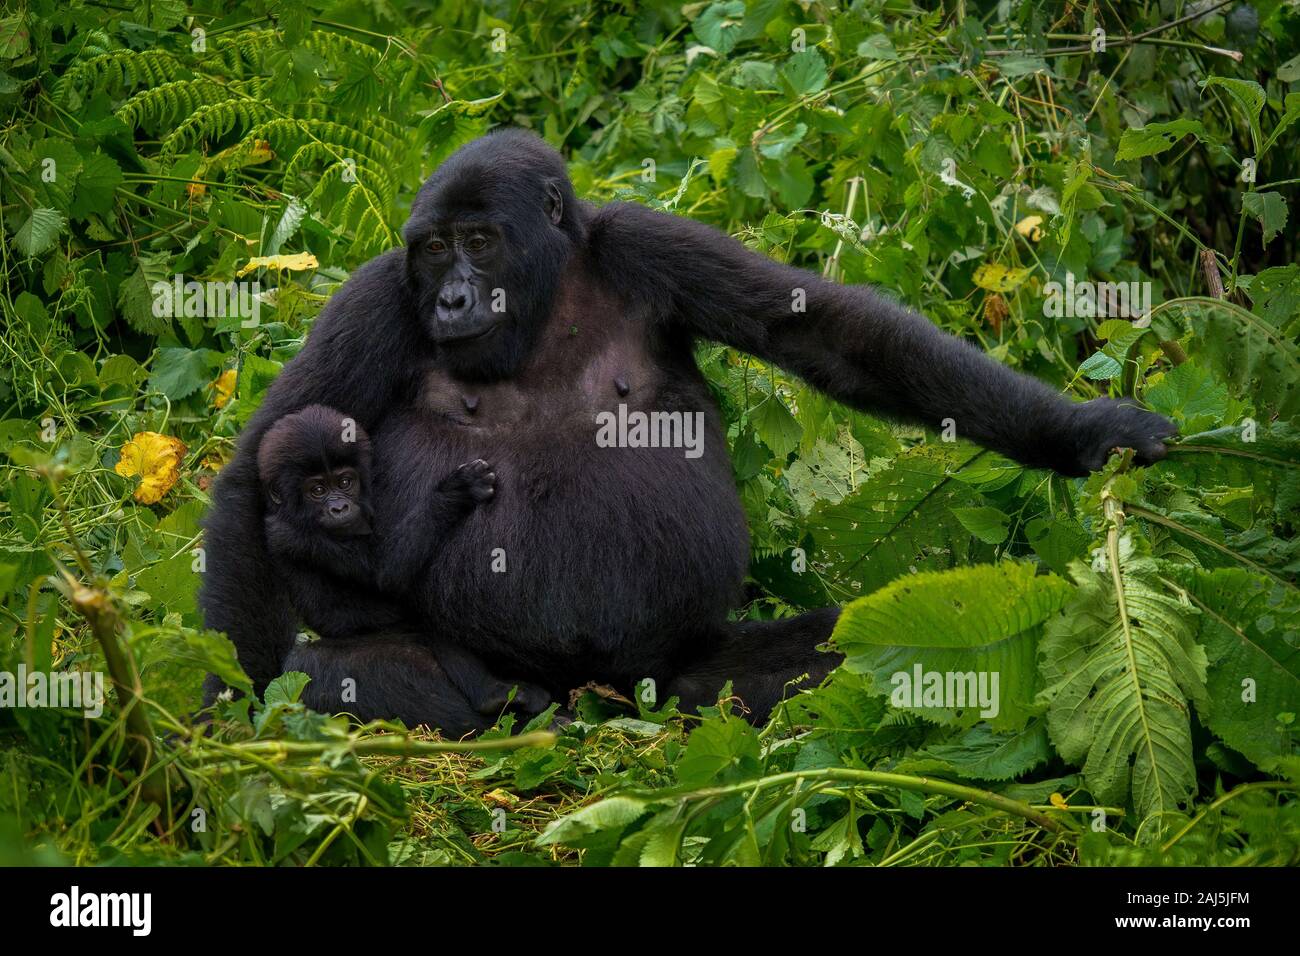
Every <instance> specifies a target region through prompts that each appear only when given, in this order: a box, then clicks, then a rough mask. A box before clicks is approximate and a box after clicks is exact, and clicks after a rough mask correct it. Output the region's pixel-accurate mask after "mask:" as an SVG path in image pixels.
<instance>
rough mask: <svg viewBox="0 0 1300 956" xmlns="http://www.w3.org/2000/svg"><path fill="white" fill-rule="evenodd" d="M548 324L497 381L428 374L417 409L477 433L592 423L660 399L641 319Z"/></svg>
mask: <svg viewBox="0 0 1300 956" xmlns="http://www.w3.org/2000/svg"><path fill="white" fill-rule="evenodd" d="M557 318H558V319H560V321H553V322H550V323H548V327H547V329H546V330H545V331H544V332H543V335H542V337H541V339H540V341H539V342H538V343H537V346H536V349H535V351H534V353H533V355H532V356H530V359H529V361H528V363H527V366H526V367H525V368H524V369H523V370H521V372H520V373H519V374H517V375H515V376H513V377H511V378H508V379H503V380H501V381H496V382H489V383H483V382H465V381H460V380H458V379H456V378H455V377H453V376H452V375H451V374H449V373H448V372H447V371H445V370H443V369H440V368H437V367H433V368H430V369H428V370H427V371H426V373H425V374H424V377H423V382H422V385H421V388H420V392H419V394H418V396H417V399H416V406H417V407H418V408H420V409H421V410H423V411H427V412H430V413H432V417H433V418H434V419H436V420H437V421H438V422H439V423H440V425H441V427H443V428H447V429H451V430H460V429H468V430H471V431H475V432H479V433H480V437H482V438H488V437H489V436H490V437H492V438H505V437H507V436H510V435H522V436H527V435H534V436H535V435H538V434H548V435H551V436H553V437H559V436H560V435H562V434H565V433H569V432H572V431H582V432H585V431H586V430H587V427H588V426H590V427H594V423H595V421H596V417H597V415H598V414H599V413H601V412H617V411H618V408H619V405H624V406H626V407H627V408H628V409H637V408H642V409H649V408H651V407H653V406H655V405H656V404H657V403H660V401H661V395H660V393H661V386H662V385H663V384H664V380H665V374H664V372H663V371H662V368H661V366H662V359H661V358H660V357H658V356H656V355H655V354H653V353H654V348H653V346H652V342H651V337H650V335H649V334H648V333H647V329H646V327H645V325H644V323H642V322H638V321H635V320H631V319H624V318H620V317H611V316H608V315H606V316H600V317H599V321H597V318H596V317H593V318H592V319H591V320H590V321H588V322H586V323H582V322H578V321H564V319H566V318H567V317H565V316H558V317H557Z"/></svg>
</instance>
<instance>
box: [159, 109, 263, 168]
mask: <svg viewBox="0 0 1300 956" xmlns="http://www.w3.org/2000/svg"><path fill="white" fill-rule="evenodd" d="M270 115H271V110H270V108H269V107H267V106H266V105H264V104H263V103H261V102H258V101H257V100H251V99H245V98H243V97H232V98H230V99H226V100H222V101H220V102H218V103H208V104H206V105H204V106H200V107H199V108H198V109H197V110H195V111H194V112H193V113H191V114H190V115H189V116H188V117H186V119H185V120H184V121H182V122H181V123H180V125H178V126H177V127H176V129H175V130H174V131H173V132H172V133H171V134H170V135H168V136H167V137H166V138H165V139H164V140H163V142H162V149H161V151H160V154H159V157H160V159H161V160H162V161H163V162H168V161H170V160H171V159H173V158H174V157H175V156H177V155H178V154H180V153H183V152H185V151H187V150H189V149H191V148H192V147H194V146H195V145H197V144H198V143H200V142H203V141H212V140H216V139H220V138H221V137H223V136H225V135H227V134H228V133H230V132H231V131H232V130H235V129H237V128H238V129H241V130H242V131H243V132H242V133H241V136H242V137H243V138H252V137H251V136H250V135H249V134H248V132H247V131H248V130H249V129H251V128H253V127H255V126H257V124H258V123H261V122H264V121H265V120H266V118H267V117H268V116H270ZM260 138H262V139H265V137H260Z"/></svg>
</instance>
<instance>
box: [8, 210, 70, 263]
mask: <svg viewBox="0 0 1300 956" xmlns="http://www.w3.org/2000/svg"><path fill="white" fill-rule="evenodd" d="M67 225H68V220H66V219H64V218H63V215H62V213H60V212H58V211H57V210H54V209H47V208H46V207H44V206H37V207H36V208H35V209H33V210H32V214H31V215H30V216H28V217H27V221H26V222H24V223H23V224H22V225H21V226H20V227H19V228H18V231H17V232H16V233H14V246H15V247H16V248H17V249H18V251H19V252H21V253H22V254H23V255H25V256H27V257H28V258H29V259H30V258H34V257H35V256H39V255H40V254H41V253H43V252H45V251H47V250H48V249H50V247H52V246H53V245H54V240H56V239H57V238H58V237H59V234H60V233H62V232H63V230H64V229H65V228H66V227H67Z"/></svg>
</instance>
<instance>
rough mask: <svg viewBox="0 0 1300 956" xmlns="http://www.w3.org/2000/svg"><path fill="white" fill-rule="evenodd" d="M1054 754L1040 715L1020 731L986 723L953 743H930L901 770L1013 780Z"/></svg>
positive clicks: (903, 765) (900, 764)
mask: <svg viewBox="0 0 1300 956" xmlns="http://www.w3.org/2000/svg"><path fill="white" fill-rule="evenodd" d="M1051 758H1052V746H1051V744H1050V743H1049V742H1048V740H1047V725H1046V724H1045V723H1044V722H1043V720H1042V719H1041V718H1040V719H1038V720H1033V721H1030V723H1029V726H1027V727H1026V728H1025V729H1024V730H1022V731H1020V732H1019V733H1012V734H997V733H994V732H993V731H991V730H990V729H989V728H988V727H987V726H985V725H984V724H980V725H978V726H976V727H972V728H971V729H970V730H968V731H966V732H965V733H964V734H962V735H961V736H960V737H958V738H956V739H955V740H954V741H953V742H952V743H943V744H931V745H930V746H928V747H926V748H925V749H924V750H920V751H918V752H917V753H915V754H913V755H912V756H910V757H906V758H904V759H903V760H901V761H899V763H898V766H897V767H895V768H894V769H895V770H897V771H898V772H899V773H916V774H925V775H927V776H929V775H935V774H937V775H952V776H955V777H959V778H962V779H965V780H1010V779H1012V778H1013V777H1018V776H1020V775H1021V774H1023V773H1028V772H1029V771H1030V770H1032V769H1034V768H1035V767H1037V766H1038V765H1039V764H1042V763H1046V762H1047V761H1048V760H1050V759H1051Z"/></svg>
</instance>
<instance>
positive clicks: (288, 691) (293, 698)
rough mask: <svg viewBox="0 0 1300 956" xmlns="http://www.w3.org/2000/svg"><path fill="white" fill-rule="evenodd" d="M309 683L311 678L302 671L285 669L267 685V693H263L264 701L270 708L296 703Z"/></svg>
mask: <svg viewBox="0 0 1300 956" xmlns="http://www.w3.org/2000/svg"><path fill="white" fill-rule="evenodd" d="M309 683H311V678H310V677H308V676H307V675H306V674H304V673H303V672H302V671H285V672H284V673H283V674H281V675H280V676H279V677H277V678H276V679H275V680H273V681H271V682H270V683H269V684H267V685H266V693H265V694H263V695H262V702H263V703H264V704H265V705H266V706H267V707H268V708H271V707H276V706H280V705H283V704H296V703H298V699H299V698H300V697H302V692H303V691H304V690H305V689H306V687H307V685H308V684H309Z"/></svg>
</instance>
